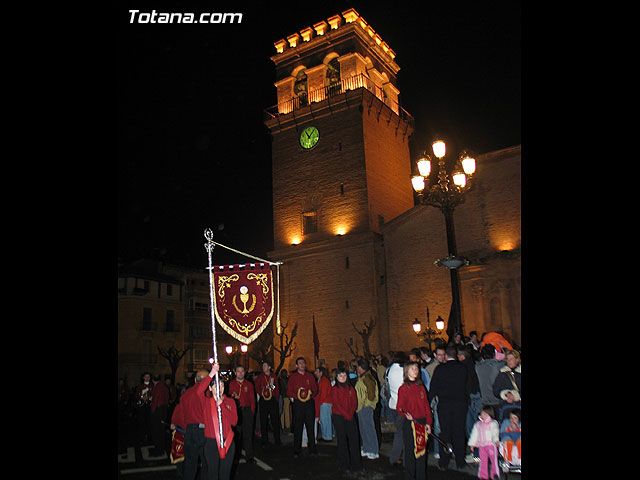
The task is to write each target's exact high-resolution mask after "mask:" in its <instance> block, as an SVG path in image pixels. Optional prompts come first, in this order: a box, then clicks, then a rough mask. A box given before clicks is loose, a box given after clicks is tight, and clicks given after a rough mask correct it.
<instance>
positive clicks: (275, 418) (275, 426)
mask: <svg viewBox="0 0 640 480" xmlns="http://www.w3.org/2000/svg"><path fill="white" fill-rule="evenodd" d="M258 403H259V405H258V410H259V412H260V435H261V437H262V444H263V445H266V444H267V443H268V441H269V434H268V431H269V421H271V430H272V433H273V440H274V442H275V443H276V445H280V444H281V443H282V442H280V415H279V409H278V400H276V399H275V398H274V397H271V400H265V399H263V398H260V401H259V402H258Z"/></svg>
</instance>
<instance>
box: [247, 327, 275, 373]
mask: <svg viewBox="0 0 640 480" xmlns="http://www.w3.org/2000/svg"><path fill="white" fill-rule="evenodd" d="M248 355H249V357H251V358H252V359H254V360H255V361H256V362H257V363H258V364H259V365H261V366H262V362H264V361H265V360H272V359H273V330H269V329H267V330H266V331H265V332H263V333H262V335H260V337H259V338H258V339H257V340H256V341H255V342H253V345H252V348H250V349H249V353H248Z"/></svg>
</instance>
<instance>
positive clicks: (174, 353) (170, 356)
mask: <svg viewBox="0 0 640 480" xmlns="http://www.w3.org/2000/svg"><path fill="white" fill-rule="evenodd" d="M192 349H193V345H187V346H186V347H185V349H184V350H182V351H180V350H178V349H177V348H176V347H175V346H174V345H171V346H170V347H169V348H168V349H167V350H163V349H162V348H160V347H159V346H158V353H160V355H161V356H163V357H164V358H166V359H167V361H168V362H169V366H170V367H171V385H175V384H176V372H177V371H178V365H179V364H180V361H181V360H182V358H183V357H184V356H185V355H186V354H187V352H188V351H189V350H192Z"/></svg>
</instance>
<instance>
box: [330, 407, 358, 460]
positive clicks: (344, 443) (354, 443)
mask: <svg viewBox="0 0 640 480" xmlns="http://www.w3.org/2000/svg"><path fill="white" fill-rule="evenodd" d="M331 420H332V421H333V425H334V427H335V428H336V440H337V441H338V468H339V469H340V470H342V471H344V470H360V469H361V468H362V459H361V458H360V435H358V425H357V423H356V419H355V418H352V419H351V420H346V419H345V418H344V417H343V416H342V415H337V414H335V413H332V414H331Z"/></svg>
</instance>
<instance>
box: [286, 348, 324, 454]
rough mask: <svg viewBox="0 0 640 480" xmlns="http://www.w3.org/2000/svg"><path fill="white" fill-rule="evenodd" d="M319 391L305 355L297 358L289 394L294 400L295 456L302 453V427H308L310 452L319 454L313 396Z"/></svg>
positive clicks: (288, 385)
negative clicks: (314, 425)
mask: <svg viewBox="0 0 640 480" xmlns="http://www.w3.org/2000/svg"><path fill="white" fill-rule="evenodd" d="M317 391H318V384H317V382H316V379H315V377H314V376H313V374H312V373H311V372H307V361H306V360H305V359H304V357H298V358H297V359H296V370H295V371H294V372H293V373H292V374H291V375H290V376H289V381H288V383H287V396H289V397H290V398H291V400H292V402H293V403H292V408H291V410H292V413H293V456H294V458H297V457H299V456H300V454H301V453H302V427H303V425H304V426H305V427H306V429H307V437H308V443H307V445H308V446H309V453H310V454H311V455H317V454H318V447H317V445H316V439H315V438H314V434H313V432H314V428H313V423H314V420H315V413H316V407H315V402H314V400H313V397H314V396H315V395H316V392H317Z"/></svg>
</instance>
